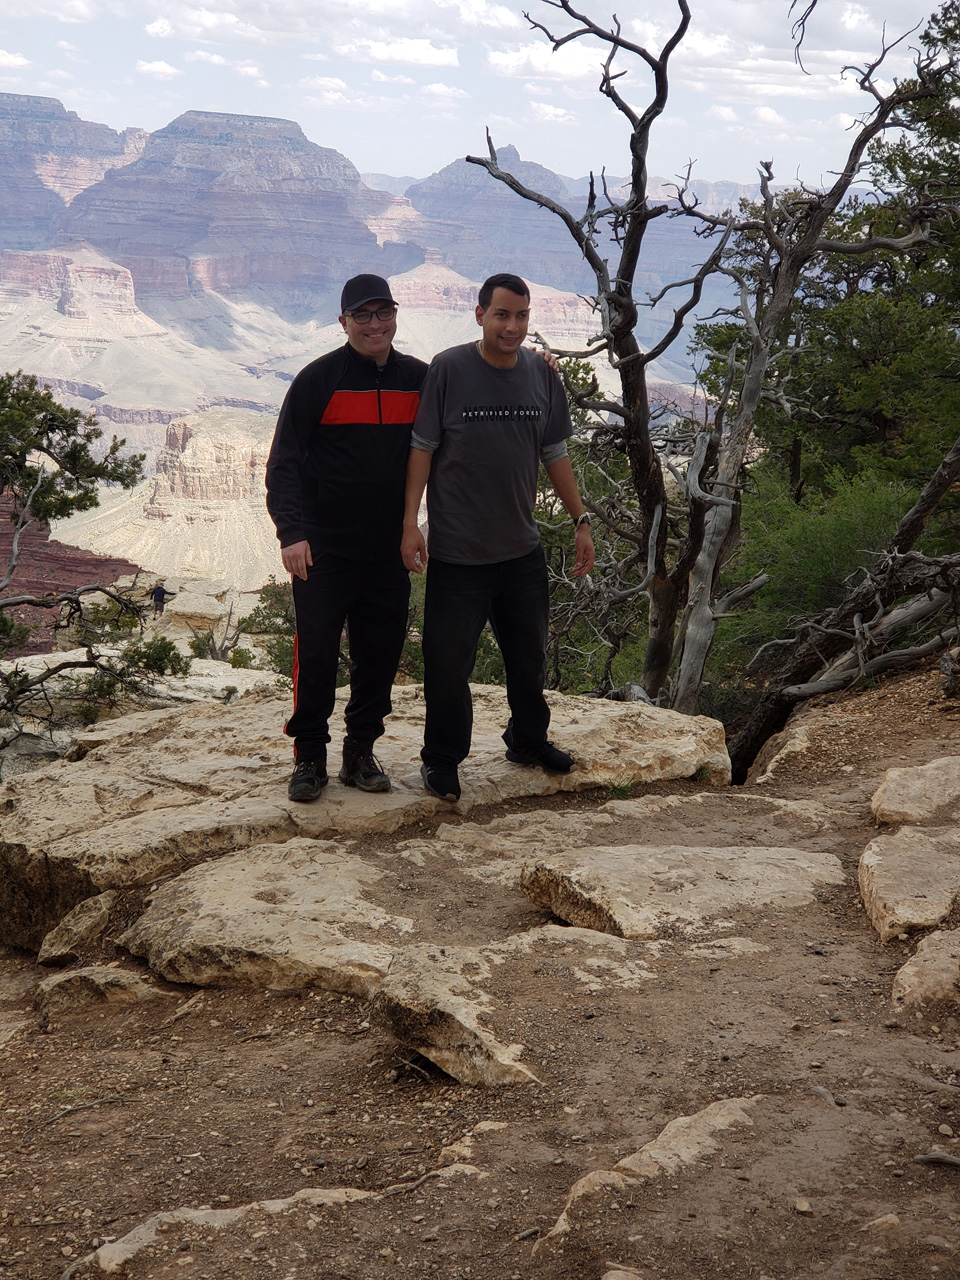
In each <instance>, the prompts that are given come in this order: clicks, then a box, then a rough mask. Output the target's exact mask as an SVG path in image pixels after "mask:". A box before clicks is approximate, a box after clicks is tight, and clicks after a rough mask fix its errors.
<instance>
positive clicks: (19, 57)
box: [0, 49, 33, 69]
mask: <svg viewBox="0 0 960 1280" xmlns="http://www.w3.org/2000/svg"><path fill="white" fill-rule="evenodd" d="M31 66H33V63H32V62H31V61H30V59H29V58H25V57H24V56H23V54H22V53H7V51H6V49H0V67H6V68H8V69H12V68H14V67H31Z"/></svg>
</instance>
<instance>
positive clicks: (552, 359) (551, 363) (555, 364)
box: [527, 347, 560, 377]
mask: <svg viewBox="0 0 960 1280" xmlns="http://www.w3.org/2000/svg"><path fill="white" fill-rule="evenodd" d="M527 350H528V351H536V353H537V354H538V355H541V356H543V358H544V360H545V361H546V363H547V368H548V369H552V370H553V372H554V373H555V374H556V375H557V377H559V376H560V361H559V360H558V359H557V357H556V356H555V355H554V353H553V352H552V351H548V350H547V349H546V347H528V348H527Z"/></svg>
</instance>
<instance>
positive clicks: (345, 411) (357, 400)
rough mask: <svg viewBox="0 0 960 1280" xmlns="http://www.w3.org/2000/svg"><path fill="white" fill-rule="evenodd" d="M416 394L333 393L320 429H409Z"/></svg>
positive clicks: (402, 392) (385, 392)
mask: <svg viewBox="0 0 960 1280" xmlns="http://www.w3.org/2000/svg"><path fill="white" fill-rule="evenodd" d="M419 403H420V394H419V392H417V391H380V392H377V391H335V392H334V393H333V395H332V396H331V397H330V399H329V401H328V402H327V407H326V409H324V411H323V417H322V418H321V419H320V423H321V425H322V426H328V427H329V426H350V425H356V426H378V425H380V424H381V423H384V424H386V425H388V426H405V427H407V426H410V424H411V423H412V422H413V420H414V418H415V417H416V416H417V406H418V405H419Z"/></svg>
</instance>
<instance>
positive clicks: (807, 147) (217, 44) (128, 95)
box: [0, 0, 933, 183]
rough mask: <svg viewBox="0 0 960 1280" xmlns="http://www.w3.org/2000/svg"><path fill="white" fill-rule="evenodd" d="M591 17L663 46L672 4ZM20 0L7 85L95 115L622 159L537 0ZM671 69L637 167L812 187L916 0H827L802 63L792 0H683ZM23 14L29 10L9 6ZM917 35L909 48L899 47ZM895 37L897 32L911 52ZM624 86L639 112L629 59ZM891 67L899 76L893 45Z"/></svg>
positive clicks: (451, 148) (585, 71)
mask: <svg viewBox="0 0 960 1280" xmlns="http://www.w3.org/2000/svg"><path fill="white" fill-rule="evenodd" d="M581 3H582V7H583V9H584V11H587V10H589V12H590V13H591V14H592V15H593V16H594V17H595V18H597V19H598V20H601V21H604V22H609V21H610V15H611V13H612V12H613V11H615V12H616V13H617V14H618V15H619V17H620V19H621V21H622V23H623V28H624V33H625V34H626V35H627V36H628V37H629V38H630V39H633V40H636V41H639V42H640V43H643V44H646V45H648V47H650V48H651V49H655V50H657V51H659V47H660V45H661V44H662V42H663V40H664V39H665V37H666V36H667V35H668V34H669V32H670V31H671V30H672V28H673V26H674V25H675V22H676V20H677V16H678V12H679V10H678V8H677V5H676V4H675V3H673V2H671V0H645V2H644V3H643V4H641V3H639V0H581ZM208 4H209V7H205V6H204V4H203V0H197V3H190V2H189V0H164V2H163V4H162V6H161V5H160V4H158V3H152V2H150V0H29V3H26V4H24V5H22V6H20V5H15V4H14V2H13V0H3V3H2V4H0V90H5V91H8V92H13V93H30V94H41V95H46V96H52V97H57V98H59V99H60V100H61V101H62V102H63V103H64V104H65V106H67V107H68V108H70V109H72V110H74V111H76V112H78V114H80V115H81V116H83V117H84V118H85V119H88V120H96V121H100V122H102V123H105V124H109V125H111V126H112V127H113V128H115V129H122V128H125V127H126V126H128V125H138V126H140V127H141V128H145V129H151V130H152V129H157V128H160V127H161V126H163V125H165V124H167V123H169V121H170V120H172V119H173V118H174V117H175V116H177V115H179V114H180V113H181V112H183V111H186V110H189V109H191V108H196V109H200V110H205V111H231V112H240V113H249V114H256V115H266V116H283V117H286V118H288V119H293V120H296V121H298V122H299V123H300V124H301V125H302V126H303V129H304V132H305V133H306V135H307V137H309V138H310V139H311V140H312V141H314V142H318V143H321V144H322V145H324V146H328V147H335V148H336V149H337V150H339V151H342V152H343V153H344V154H346V155H347V156H349V158H350V159H351V160H352V161H353V162H354V163H355V164H356V165H357V167H358V168H359V169H361V170H362V171H376V172H381V173H391V174H396V175H401V174H409V175H412V176H414V177H423V176H425V175H426V174H428V173H431V172H433V171H435V170H436V169H438V168H440V167H441V166H442V165H444V164H447V163H449V162H450V161H451V160H453V159H455V158H457V157H458V156H463V155H465V154H467V153H468V152H469V153H471V154H475V153H476V152H477V151H482V150H484V146H485V144H484V126H485V125H489V126H490V128H491V131H492V133H493V136H494V140H495V141H496V143H497V144H498V145H502V144H504V143H508V142H512V143H514V144H515V145H516V146H517V147H518V148H519V150H520V152H521V154H522V155H523V157H524V158H525V159H529V160H537V161H540V162H541V163H543V164H545V165H547V166H548V167H550V168H551V169H554V170H556V171H558V172H560V173H564V174H568V175H572V176H580V175H582V174H584V173H586V172H587V171H588V170H589V169H590V168H591V167H593V168H595V169H599V168H600V167H601V166H602V165H604V164H605V165H606V166H607V169H608V172H610V173H612V174H622V173H625V172H627V169H628V164H627V159H626V145H625V144H626V136H627V133H626V128H625V126H624V125H623V124H622V123H621V118H620V117H619V116H618V114H617V112H616V111H615V110H614V108H613V107H612V105H611V104H609V103H607V102H606V100H605V99H602V98H600V96H599V95H598V94H597V92H596V87H597V83H598V80H599V66H600V63H601V61H602V54H601V51H600V47H599V45H597V44H596V42H592V41H578V42H574V43H572V44H570V45H567V46H566V47H565V48H563V49H562V50H561V51H560V52H559V53H557V54H553V53H551V50H550V46H549V44H548V43H547V41H546V40H545V39H544V38H543V37H542V36H541V35H540V34H539V33H537V32H535V31H532V30H531V29H530V27H529V25H528V23H527V22H526V21H525V20H524V17H523V10H524V8H526V9H528V10H529V12H530V14H531V16H532V17H533V18H535V19H538V20H542V21H544V22H545V23H546V24H547V25H549V26H555V27H556V29H557V30H558V31H563V30H568V29H569V28H570V23H569V20H567V19H566V18H565V17H564V15H563V14H562V13H559V12H558V11H557V10H556V9H551V8H550V6H549V5H548V4H547V3H546V2H545V0H527V3H526V4H523V3H517V2H515V0H503V2H502V3H499V2H497V0H309V2H308V0H227V2H226V3H218V0H208ZM691 7H692V10H693V22H692V24H691V27H690V31H689V33H688V35H687V38H686V40H685V41H684V43H683V45H682V46H681V47H680V49H679V50H678V52H677V54H676V55H675V57H674V61H673V63H672V68H673V71H672V77H671V84H672V88H671V97H670V102H669V105H668V107H667V110H666V113H665V115H664V117H663V118H662V119H661V121H660V122H659V123H658V125H657V127H656V132H655V135H654V141H653V143H652V146H651V155H650V170H651V172H652V173H654V174H658V175H661V176H666V177H672V176H673V175H674V174H675V173H677V172H678V171H679V170H680V169H681V168H682V167H683V166H684V165H685V164H686V161H687V160H688V159H693V160H695V161H696V162H697V165H696V172H697V173H698V174H699V175H700V176H701V177H702V178H704V179H708V180H716V179H721V178H728V179H733V180H736V181H739V182H752V181H753V180H754V178H755V175H756V165H757V162H758V161H760V160H768V159H773V161H774V163H775V170H776V175H777V177H778V178H779V179H781V180H783V181H788V180H790V179H793V178H796V177H798V176H799V177H800V178H802V179H803V180H805V181H807V182H811V183H816V182H819V181H820V180H821V178H823V177H825V176H826V175H827V174H828V173H829V171H830V170H831V169H833V168H836V167H837V166H838V163H839V160H840V158H841V156H842V154H843V153H844V151H845V148H846V139H845V135H844V130H845V128H846V127H848V126H849V124H850V121H851V119H852V118H853V117H854V116H855V115H856V114H857V113H858V112H860V111H861V110H863V109H864V106H865V105H867V104H866V102H865V100H864V95H863V94H861V93H860V91H859V90H858V89H857V87H856V83H855V78H854V77H852V76H850V75H849V74H848V75H847V76H846V77H844V76H843V75H842V68H843V67H844V65H846V64H853V65H862V64H863V63H864V62H865V61H866V60H868V59H871V58H872V57H873V56H875V54H876V53H877V51H878V50H879V48H880V43H881V33H882V30H883V28H884V25H886V30H887V34H888V37H892V36H898V35H900V34H902V33H903V32H905V31H907V30H908V29H909V28H910V27H912V26H914V25H915V24H916V23H918V22H923V21H924V20H925V19H926V17H927V15H928V14H929V12H930V11H931V9H932V8H933V5H932V3H931V2H930V0H928V2H927V3H923V2H922V0H861V2H859V3H849V2H848V0H820V3H819V6H818V8H817V10H816V12H815V14H814V16H813V18H812V20H811V22H810V25H809V29H808V33H807V37H806V41H805V44H804V64H805V66H806V70H807V73H808V74H804V72H803V71H801V70H800V68H799V67H797V66H796V64H795V63H794V59H793V46H792V44H791V41H790V26H791V20H790V18H789V16H788V13H789V0H692V4H691ZM15 10H21V11H22V14H23V16H18V15H17V14H16V13H15V12H14V11H15ZM909 43H911V42H908V44H909ZM904 48H906V46H904ZM618 65H619V66H620V67H621V68H624V69H628V74H627V75H626V76H625V77H624V79H622V80H621V81H620V86H621V90H622V92H623V93H624V94H625V96H627V97H628V98H629V100H630V101H631V102H632V103H633V104H634V105H636V106H639V107H641V108H642V106H643V105H644V104H645V103H646V101H647V95H648V93H649V80H648V78H647V77H646V76H645V75H644V73H643V68H642V66H639V65H637V61H636V59H630V58H629V57H622V56H621V57H619V58H618ZM888 65H889V70H888V71H887V74H888V75H890V76H891V77H892V76H894V75H898V74H899V75H902V74H904V73H905V71H906V69H907V65H908V64H907V62H906V60H905V58H904V57H899V56H898V57H894V58H891V60H890V62H889V64H885V69H886V68H887V66H888Z"/></svg>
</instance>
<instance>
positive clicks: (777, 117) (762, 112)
mask: <svg viewBox="0 0 960 1280" xmlns="http://www.w3.org/2000/svg"><path fill="white" fill-rule="evenodd" d="M753 116H754V119H755V120H759V122H760V123H761V124H786V123H787V122H786V120H785V119H784V118H783V116H782V115H781V114H780V113H779V111H774V109H773V107H757V109H756V110H755V111H754V113H753Z"/></svg>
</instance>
